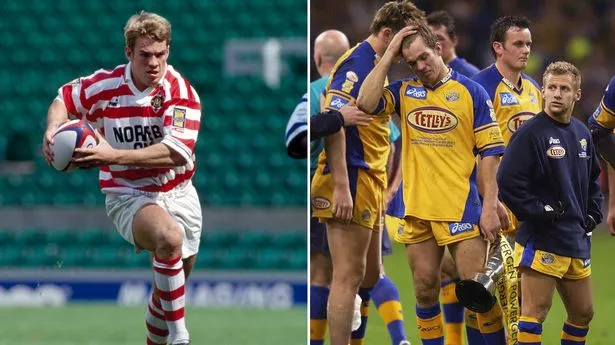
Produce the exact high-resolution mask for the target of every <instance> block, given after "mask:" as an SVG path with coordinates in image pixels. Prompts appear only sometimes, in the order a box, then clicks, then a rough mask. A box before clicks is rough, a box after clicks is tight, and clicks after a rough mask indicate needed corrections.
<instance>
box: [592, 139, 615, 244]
mask: <svg viewBox="0 0 615 345" xmlns="http://www.w3.org/2000/svg"><path fill="white" fill-rule="evenodd" d="M592 146H593V145H592V143H591V141H590V143H589V147H590V152H592V156H591V162H590V169H589V176H588V177H589V181H587V182H588V186H589V191H588V199H589V200H588V203H587V217H586V218H585V226H586V231H587V232H591V231H593V230H594V228H595V227H596V226H597V225H598V224H600V222H602V199H603V198H602V192H601V191H600V171H601V168H600V160H599V159H598V155H597V153H596V152H595V150H593V149H592V148H591V147H592ZM612 173H613V168H611V167H610V166H609V167H608V168H607V174H608V175H607V176H609V182H610V180H611V179H612V178H611V176H610V175H613V174H612ZM610 186H611V185H610V184H609V195H611V192H610V189H611V188H610ZM613 194H615V193H613ZM612 205H613V201H611V200H609V214H610V213H611V206H612ZM607 223H608V222H607ZM607 225H608V227H609V232H611V234H614V233H613V231H612V222H611V223H610V224H607Z"/></svg>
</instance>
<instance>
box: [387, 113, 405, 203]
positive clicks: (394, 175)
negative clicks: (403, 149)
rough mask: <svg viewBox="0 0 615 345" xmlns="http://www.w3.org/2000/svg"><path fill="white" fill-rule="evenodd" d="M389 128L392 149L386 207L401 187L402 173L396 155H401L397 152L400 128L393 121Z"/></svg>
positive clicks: (389, 161) (389, 159)
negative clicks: (396, 143) (396, 162)
mask: <svg viewBox="0 0 615 345" xmlns="http://www.w3.org/2000/svg"><path fill="white" fill-rule="evenodd" d="M389 128H390V130H391V133H390V134H389V140H390V141H391V151H389V157H388V160H387V179H388V180H389V181H390V182H389V183H388V186H387V193H386V195H385V199H384V201H385V203H384V205H385V207H388V206H389V203H390V202H391V200H393V197H395V193H397V190H398V189H399V185H401V180H402V173H401V164H397V165H395V164H394V163H395V157H397V156H399V152H397V150H396V147H395V142H396V141H397V140H399V138H400V136H401V134H400V133H399V129H397V126H396V125H395V124H394V123H393V121H390V122H389Z"/></svg>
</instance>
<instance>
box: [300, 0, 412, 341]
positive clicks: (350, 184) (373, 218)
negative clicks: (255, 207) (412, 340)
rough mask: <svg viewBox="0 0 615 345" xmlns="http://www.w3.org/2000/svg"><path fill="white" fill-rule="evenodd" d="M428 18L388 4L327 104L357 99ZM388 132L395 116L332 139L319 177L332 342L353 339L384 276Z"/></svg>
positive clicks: (338, 72)
mask: <svg viewBox="0 0 615 345" xmlns="http://www.w3.org/2000/svg"><path fill="white" fill-rule="evenodd" d="M423 17H424V13H423V12H422V11H420V10H418V9H417V8H416V6H414V4H412V3H411V2H407V1H404V2H401V1H391V2H387V3H386V4H384V5H383V6H382V7H381V8H380V9H379V10H378V11H377V13H376V16H375V18H374V20H373V22H372V25H371V28H370V31H371V34H370V36H369V37H368V38H367V39H366V40H365V41H363V42H362V43H359V44H358V45H357V46H355V47H354V48H352V49H351V50H349V51H348V52H347V53H346V54H344V56H343V57H342V58H340V59H339V60H338V62H337V63H336V66H335V67H334V68H333V70H332V71H331V77H330V80H329V84H328V86H327V92H326V98H325V101H324V106H325V108H326V109H340V108H341V107H342V106H343V105H345V104H347V103H350V102H351V101H353V100H354V99H356V97H357V95H358V91H359V88H360V86H361V83H362V82H363V80H364V78H365V76H366V75H367V73H369V71H370V70H371V69H372V68H374V65H376V63H377V60H378V58H379V56H381V55H382V53H384V51H385V49H386V47H387V45H388V44H389V43H390V41H391V38H392V37H393V35H394V34H395V32H397V31H399V30H400V29H401V28H402V27H404V26H405V23H406V22H407V21H408V20H411V19H417V18H423ZM383 85H384V81H383ZM388 137H389V118H381V119H378V120H374V121H372V122H371V123H370V124H369V125H368V126H356V127H349V128H346V130H345V131H343V132H342V131H340V132H339V133H336V134H334V135H331V136H329V137H327V138H326V140H325V151H323V153H322V154H321V155H320V157H319V162H318V168H317V170H316V172H315V174H314V178H313V180H312V184H311V203H312V210H313V216H314V217H318V218H320V219H321V220H322V221H323V222H326V226H327V237H328V245H329V250H330V253H331V261H332V266H333V277H332V279H331V290H330V294H329V305H330V308H329V313H328V321H329V326H330V334H331V344H332V345H347V344H348V343H349V342H350V339H351V334H350V333H351V332H350V330H351V327H350V326H351V318H352V309H353V308H352V305H353V301H354V297H355V294H356V293H357V292H358V291H359V287H360V286H362V287H363V288H364V289H365V290H364V291H366V290H367V291H369V289H370V287H373V286H374V285H375V284H376V283H378V281H379V280H380V276H381V270H380V266H381V253H380V251H381V235H380V233H379V231H380V230H381V228H382V225H381V224H382V223H383V221H384V220H383V219H382V218H383V213H384V193H385V190H386V183H387V176H386V163H387V160H388V157H389V150H390V142H389V138H388ZM368 295H369V293H367V294H366V296H365V297H368ZM362 297H363V296H362ZM364 301H365V299H364ZM391 306H393V305H391ZM397 306H398V307H399V304H398V305H397ZM399 309H400V308H390V311H391V313H389V314H390V319H391V320H399V319H400V317H401V313H399V312H397V310H399ZM361 331H362V332H364V329H363V330H361V329H360V330H359V331H358V332H356V333H355V335H354V336H353V338H355V340H353V341H355V342H356V341H359V340H358V339H357V336H361V338H362V334H359V333H361ZM402 341H403V340H402Z"/></svg>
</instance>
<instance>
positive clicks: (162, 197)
mask: <svg viewBox="0 0 615 345" xmlns="http://www.w3.org/2000/svg"><path fill="white" fill-rule="evenodd" d="M124 38H125V41H126V47H125V49H124V52H125V54H126V58H127V59H128V63H127V64H124V65H119V66H117V67H116V68H115V69H113V70H110V71H107V70H102V69H101V70H98V71H96V72H94V74H92V75H89V76H87V77H82V78H78V79H75V80H74V81H72V82H69V83H67V84H65V85H64V86H62V87H61V88H60V89H59V94H58V96H57V97H56V99H55V100H54V101H53V103H52V104H51V106H50V107H49V111H48V113H47V130H46V131H45V135H44V138H43V148H44V153H45V157H46V159H47V160H48V161H50V160H51V159H52V156H51V152H50V148H49V144H50V143H51V142H52V141H53V139H52V136H53V133H55V131H56V129H57V127H58V126H59V125H60V124H61V123H63V122H65V121H66V120H67V119H68V118H69V115H70V116H72V117H76V118H79V119H82V120H87V121H89V122H90V123H91V124H92V125H93V126H94V127H95V128H97V129H98V130H99V131H100V136H99V140H100V143H99V145H98V146H96V147H94V148H91V149H77V150H76V152H78V153H79V158H74V159H73V164H74V165H76V166H77V167H85V168H92V167H99V168H100V174H99V181H100V186H101V189H102V192H103V193H104V194H105V195H106V201H105V203H106V209H107V215H108V216H109V218H110V219H111V221H112V222H113V224H114V225H115V227H116V228H117V230H118V232H119V233H120V234H121V235H122V237H123V238H124V239H125V240H126V241H128V242H130V243H131V244H133V245H134V246H135V248H136V249H137V251H140V250H143V249H145V250H147V251H150V252H151V253H152V254H153V272H154V284H153V285H154V289H153V293H152V295H151V296H150V299H149V305H148V308H147V311H146V317H145V319H146V326H147V344H167V343H168V344H171V345H180V344H181V345H185V344H189V343H190V336H189V333H188V330H187V329H186V323H185V319H184V305H185V292H184V290H185V279H186V278H187V277H188V275H189V274H190V271H191V270H192V268H193V266H194V261H195V259H196V254H197V252H198V249H199V243H200V237H201V224H202V214H201V205H200V202H199V198H198V195H197V192H196V190H195V189H194V187H193V185H192V182H191V179H192V176H193V175H194V173H195V168H196V167H195V155H194V148H195V143H196V140H197V135H198V130H199V126H200V118H201V105H200V101H199V96H198V95H197V93H196V91H195V90H194V88H193V87H192V86H191V85H190V83H189V82H188V80H186V79H185V78H184V77H183V76H182V75H181V74H179V72H177V71H176V70H175V69H174V68H173V67H172V66H171V65H168V64H167V59H168V57H169V48H170V43H171V25H170V23H169V22H168V21H167V20H166V19H165V18H163V17H161V16H159V15H157V14H155V13H148V12H143V11H142V12H140V13H139V14H136V15H133V16H132V17H130V18H129V19H128V21H127V23H126V26H125V27H124Z"/></svg>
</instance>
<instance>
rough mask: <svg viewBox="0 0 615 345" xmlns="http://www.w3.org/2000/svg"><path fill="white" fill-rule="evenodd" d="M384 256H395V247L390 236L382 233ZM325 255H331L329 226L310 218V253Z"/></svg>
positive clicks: (384, 232)
mask: <svg viewBox="0 0 615 345" xmlns="http://www.w3.org/2000/svg"><path fill="white" fill-rule="evenodd" d="M381 251H382V255H391V254H393V245H392V243H391V239H390V238H389V234H388V233H387V232H386V231H383V232H382V247H381ZM314 252H316V253H323V254H325V255H329V244H328V243H327V226H326V225H325V224H324V223H320V222H319V221H318V218H315V217H310V253H314Z"/></svg>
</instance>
